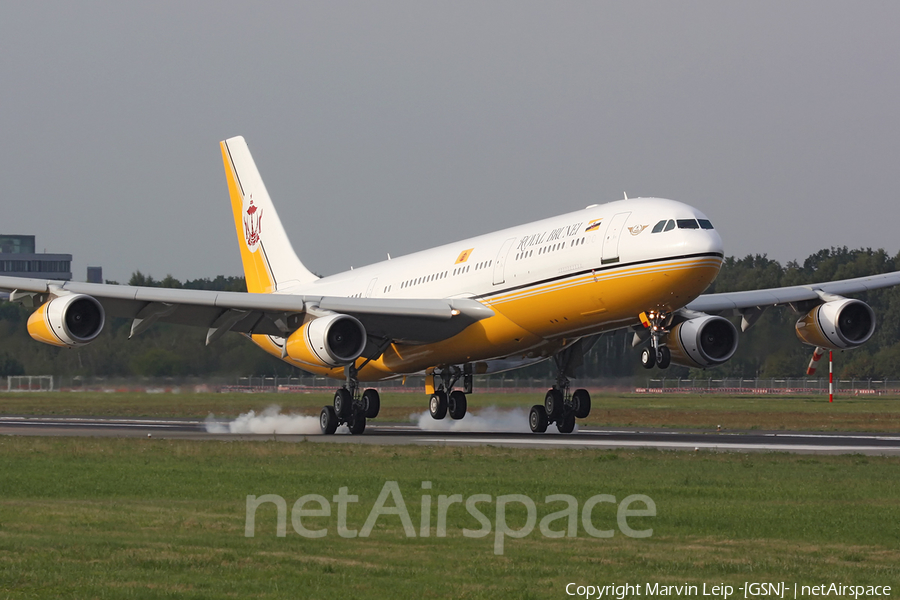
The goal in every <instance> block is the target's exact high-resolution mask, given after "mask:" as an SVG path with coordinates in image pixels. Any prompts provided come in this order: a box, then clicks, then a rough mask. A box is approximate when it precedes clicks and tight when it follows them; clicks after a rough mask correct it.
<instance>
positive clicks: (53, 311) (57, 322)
mask: <svg viewBox="0 0 900 600" xmlns="http://www.w3.org/2000/svg"><path fill="white" fill-rule="evenodd" d="M105 322H106V313H105V312H104V311H103V306H101V305H100V303H99V302H98V301H97V299H96V298H94V297H92V296H87V295H85V294H68V295H65V296H59V297H57V298H54V299H53V300H50V301H49V302H46V303H44V304H42V305H41V307H40V308H38V309H37V310H36V311H34V312H33V313H32V314H31V316H30V317H28V334H29V335H30V336H31V337H33V338H34V339H36V340H37V341H39V342H44V343H45V344H51V345H53V346H61V347H64V348H77V347H78V346H84V345H85V344H88V343H90V342H92V341H93V340H94V338H96V337H97V336H98V335H100V332H101V331H102V330H103V324H104V323H105Z"/></svg>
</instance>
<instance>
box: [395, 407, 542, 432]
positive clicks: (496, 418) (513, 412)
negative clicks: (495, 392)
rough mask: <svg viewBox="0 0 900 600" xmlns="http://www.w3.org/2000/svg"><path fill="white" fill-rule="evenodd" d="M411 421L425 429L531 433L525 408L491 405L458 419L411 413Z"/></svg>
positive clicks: (427, 413)
mask: <svg viewBox="0 0 900 600" xmlns="http://www.w3.org/2000/svg"><path fill="white" fill-rule="evenodd" d="M410 421H412V422H413V423H415V424H416V426H418V428H419V429H423V430H425V431H478V432H483V433H498V432H511V433H531V428H530V427H529V426H528V411H527V410H525V409H524V408H509V409H501V408H497V407H494V406H489V407H487V408H483V409H481V410H480V411H478V414H475V413H471V412H467V413H466V416H465V417H463V418H462V419H460V420H458V421H456V420H454V419H451V418H450V416H449V415H448V416H447V417H446V418H444V419H441V420H440V421H437V420H435V419H432V418H431V413H429V412H428V411H425V412H423V413H422V414H418V415H415V414H414V415H410Z"/></svg>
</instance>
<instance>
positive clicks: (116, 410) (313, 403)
mask: <svg viewBox="0 0 900 600" xmlns="http://www.w3.org/2000/svg"><path fill="white" fill-rule="evenodd" d="M331 399H332V397H331V394H328V393H312V394H239V393H236V394H215V393H201V394H147V393H143V394H142V393H131V394H128V393H108V394H107V393H90V392H71V393H64V392H51V393H44V394H40V393H2V394H0V414H6V415H93V416H120V417H121V416H148V417H193V418H205V417H207V416H208V415H209V414H210V413H214V414H216V415H217V416H222V417H236V416H237V415H239V414H241V413H245V412H247V411H249V410H256V411H257V412H258V411H260V410H262V409H265V408H266V407H268V406H271V405H272V404H278V405H280V406H281V407H282V409H283V410H284V411H285V412H296V413H300V414H318V412H319V410H320V409H321V408H322V406H323V405H324V404H330V403H331ZM539 401H542V396H541V395H540V394H496V393H495V394H477V393H476V394H473V395H471V396H470V399H469V408H470V410H472V411H475V412H477V411H478V409H479V408H484V407H487V406H499V407H507V408H508V407H515V406H517V407H522V408H525V409H528V408H530V407H531V405H532V404H535V403H537V402H539ZM426 408H427V404H426V398H425V396H424V395H422V394H408V393H386V394H384V395H383V399H382V411H381V415H380V416H379V419H381V420H384V421H404V422H405V421H409V420H410V415H413V414H421V413H422V412H423V411H425V410H426ZM583 423H588V424H592V425H611V426H643V427H678V428H700V429H715V428H716V427H717V426H719V425H721V426H722V427H723V428H724V429H728V430H750V429H761V430H810V431H882V432H887V431H893V432H900V398H897V397H887V396H858V397H840V396H839V397H838V398H837V399H836V400H835V402H834V403H833V404H829V402H828V399H827V397H824V396H750V395H748V396H713V395H688V394H673V395H665V396H663V395H655V394H653V395H651V394H604V393H596V392H595V393H594V394H593V411H592V412H591V415H590V417H589V418H588V419H587V420H586V421H584V422H583Z"/></svg>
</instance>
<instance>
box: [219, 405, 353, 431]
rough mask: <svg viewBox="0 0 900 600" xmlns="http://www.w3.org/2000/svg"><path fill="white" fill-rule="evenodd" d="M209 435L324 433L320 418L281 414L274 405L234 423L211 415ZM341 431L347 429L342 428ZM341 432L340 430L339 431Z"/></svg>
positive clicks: (244, 416)
mask: <svg viewBox="0 0 900 600" xmlns="http://www.w3.org/2000/svg"><path fill="white" fill-rule="evenodd" d="M204 424H205V425H206V431H207V433H255V434H281V435H315V434H318V433H322V428H321V426H320V425H319V418H318V417H311V416H308V415H291V414H284V415H283V414H281V407H280V406H277V405H273V406H270V407H268V408H267V409H265V410H264V411H262V412H261V413H259V414H256V411H253V410H251V411H250V412H246V413H244V414H242V415H241V416H239V417H238V418H236V419H235V420H233V421H230V422H226V421H219V420H217V419H216V418H215V416H213V415H212V414H210V415H209V416H208V417H207V418H206V421H205V423H204ZM341 429H346V427H342V428H341ZM338 431H340V429H339V430H338Z"/></svg>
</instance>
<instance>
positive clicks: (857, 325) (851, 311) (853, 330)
mask: <svg viewBox="0 0 900 600" xmlns="http://www.w3.org/2000/svg"><path fill="white" fill-rule="evenodd" d="M795 331H796V332H797V337H798V338H800V341H802V342H803V343H804V344H809V345H810V346H818V347H820V348H828V349H829V350H844V349H846V348H856V347H857V346H859V345H861V344H864V343H866V342H867V341H868V340H869V338H870V337H872V334H873V333H875V311H873V310H872V307H870V306H869V305H868V304H866V303H865V302H863V301H861V300H851V299H850V298H844V299H842V300H832V301H831V302H826V303H825V304H820V305H818V306H817V307H815V308H814V309H812V310H811V311H809V313H807V315H806V316H804V317H803V318H802V319H800V320H798V321H797V325H796V327H795Z"/></svg>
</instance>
